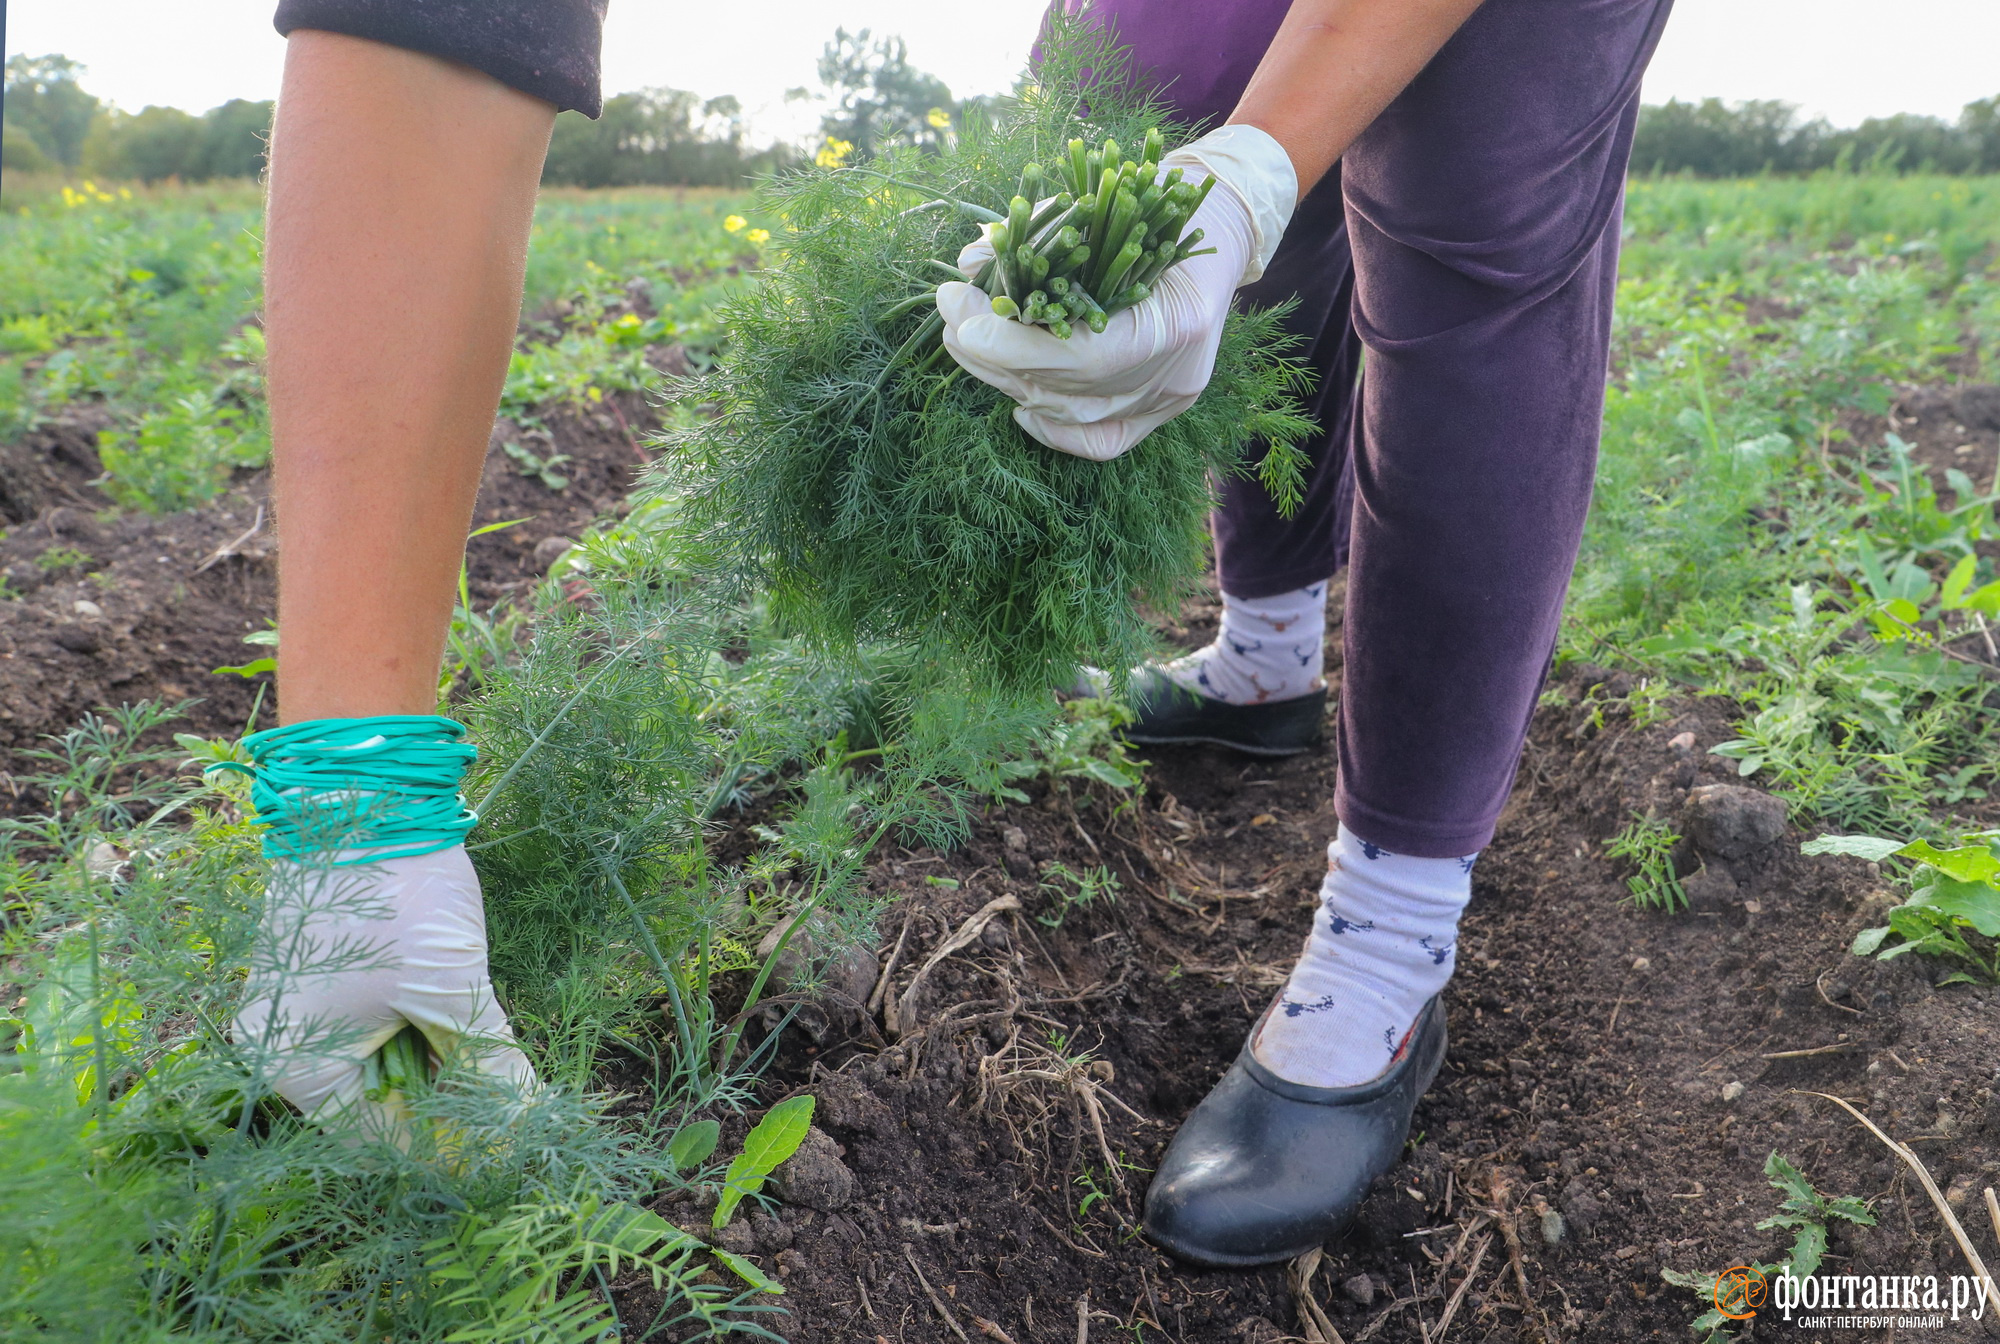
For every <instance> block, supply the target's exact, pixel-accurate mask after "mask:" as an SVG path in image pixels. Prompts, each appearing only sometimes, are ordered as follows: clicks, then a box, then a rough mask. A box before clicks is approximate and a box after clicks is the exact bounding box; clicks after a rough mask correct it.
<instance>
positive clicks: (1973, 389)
mask: <svg viewBox="0 0 2000 1344" xmlns="http://www.w3.org/2000/svg"><path fill="white" fill-rule="evenodd" d="M1954 400H1955V401H1956V402H1957V408H1958V418H1959V419H1960V420H1963V421H1964V422H1965V424H1966V427H1967V428H1969V429H2000V386H1995V385H1994V384H1992V383H1968V384H1967V385H1966V386H1964V387H1961V388H1959V389H1958V395H1957V397H1956V398H1954Z"/></svg>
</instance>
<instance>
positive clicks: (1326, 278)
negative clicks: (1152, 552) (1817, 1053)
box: [1098, 0, 1671, 858]
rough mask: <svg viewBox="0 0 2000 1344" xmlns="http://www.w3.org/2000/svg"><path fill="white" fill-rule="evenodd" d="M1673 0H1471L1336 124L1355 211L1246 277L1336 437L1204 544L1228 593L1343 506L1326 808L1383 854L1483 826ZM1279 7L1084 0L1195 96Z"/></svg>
mask: <svg viewBox="0 0 2000 1344" xmlns="http://www.w3.org/2000/svg"><path fill="white" fill-rule="evenodd" d="M1670 4H1671V0H1486V3H1485V4H1484V5H1483V6H1481V8H1480V9H1478V10H1477V11H1475V13H1474V14H1473V16H1472V18H1471V19H1470V20H1468V21H1467V23H1466V24H1465V26H1464V27H1463V28H1462V29H1460V31H1459V32H1458V33H1457V34H1456V35H1454V36H1453V38H1452V39H1451V41H1450V42H1448V43H1446V45H1445V47H1444V48H1443V50H1441V51H1440V52H1439V53H1438V55H1437V56H1436V57H1435V58H1434V59H1433V60H1432V61H1431V63H1430V64H1429V65H1428V66H1427V67H1426V68H1425V69H1424V71H1423V73H1421V74H1420V75H1418V77H1417V78H1416V80H1415V81H1413V82H1412V83H1411V85H1410V86H1409V88H1407V89H1406V90H1404V92H1403V93H1402V94H1401V95H1400V96H1399V97H1398V98H1397V99H1396V101H1395V102H1394V103H1392V104H1391V105H1390V106H1389V108H1388V109H1387V110H1386V111H1385V112H1384V113H1383V114H1382V116H1381V117H1379V118H1378V119H1377V120H1376V122H1375V123H1374V124H1373V125H1372V126H1371V127H1370V128H1369V129H1368V130H1367V131H1366V132H1365V133H1364V134H1363V135H1362V136H1361V138H1360V139H1358V140H1357V141H1356V142H1355V143H1354V144H1353V145H1352V146H1351V147H1350V148H1349V150H1348V152H1347V155H1346V157H1345V158H1344V160H1343V161H1342V165H1341V170H1340V179H1341V180H1340V189H1341V193H1342V196H1343V200H1344V205H1345V211H1344V215H1345V228H1344V230H1342V229H1340V227H1339V226H1338V225H1336V224H1335V223H1333V219H1332V212H1331V211H1330V210H1327V209H1325V208H1323V207H1324V206H1325V204H1326V202H1325V201H1324V200H1320V199H1316V198H1319V197H1320V195H1321V193H1320V191H1318V190H1316V191H1315V192H1314V193H1312V195H1311V196H1309V197H1308V199H1307V201H1305V202H1302V203H1301V210H1300V213H1299V215H1298V216H1297V218H1296V219H1295V221H1294V223H1293V225H1292V227H1291V228H1290V229H1289V230H1288V232H1287V234H1286V237H1285V243H1284V247H1283V248H1281V249H1280V252H1279V256H1278V257H1277V258H1276V259H1274V263H1273V272H1274V273H1273V275H1272V276H1271V277H1270V278H1269V280H1267V281H1265V282H1260V283H1259V285H1258V286H1256V287H1254V288H1253V289H1252V290H1251V291H1248V292H1247V293H1246V297H1247V298H1249V299H1250V300H1252V301H1255V302H1271V301H1273V300H1274V299H1277V298H1282V297H1285V296H1286V295H1285V294H1283V293H1279V292H1274V286H1277V285H1291V286H1293V287H1294V288H1292V289H1291V290H1290V293H1293V294H1297V295H1298V296H1299V297H1300V298H1301V300H1302V303H1301V308H1300V310H1299V312H1298V314H1296V320H1297V322H1298V323H1299V324H1300V328H1299V329H1300V330H1301V331H1303V332H1305V333H1306V334H1307V335H1308V338H1309V339H1311V340H1312V341H1313V342H1314V346H1313V349H1314V363H1315V365H1316V366H1317V367H1318V369H1319V372H1320V375H1321V378H1322V386H1321V389H1320V392H1319V406H1318V407H1317V410H1318V411H1319V414H1320V417H1321V425H1322V430H1323V431H1324V432H1325V438H1324V439H1323V441H1321V442H1320V443H1318V444H1316V445H1315V448H1316V449H1317V452H1316V461H1315V465H1314V470H1313V473H1312V477H1311V482H1310V484H1311V487H1312V490H1313V492H1314V496H1313V499H1314V506H1313V507H1309V508H1307V509H1302V510H1301V511H1300V512H1299V514H1298V515H1297V516H1295V518H1294V519H1292V520H1290V521H1289V522H1282V521H1280V520H1277V519H1276V517H1275V514H1274V513H1273V511H1272V510H1271V509H1270V504H1269V500H1268V499H1266V498H1264V497H1262V494H1261V492H1260V491H1257V490H1256V489H1255V488H1254V486H1250V485H1247V484H1245V483H1241V482H1233V483H1231V485H1230V486H1229V488H1228V489H1227V491H1226V492H1225V496H1224V501H1223V506H1222V508H1221V510H1220V511H1219V513H1218V517H1217V519H1216V537H1217V546H1218V569H1219V571H1220V574H1221V577H1222V582H1223V587H1224V590H1225V591H1227V592H1230V593H1233V594H1237V595H1239V596H1245V597H1254V596H1261V595H1265V594H1269V593H1273V592H1280V591H1284V590H1285V589H1287V588H1291V587H1297V586H1299V585H1300V584H1302V583H1307V582H1311V581H1312V580H1314V579H1316V578H1320V577H1323V576H1324V575H1325V573H1327V572H1330V571H1331V569H1332V568H1333V567H1334V562H1335V561H1336V560H1337V559H1338V558H1339V552H1340V549H1341V546H1340V542H1341V537H1340V532H1341V530H1342V529H1341V526H1340V524H1341V523H1342V521H1343V520H1344V521H1345V522H1346V523H1347V525H1348V527H1350V528H1351V533H1352V536H1351V547H1350V550H1351V553H1350V554H1349V555H1348V556H1347V557H1346V558H1347V560H1348V564H1349V574H1348V584H1347V614H1346V623H1345V629H1344V633H1343V638H1344V641H1345V651H1346V661H1345V666H1344V668H1343V671H1342V680H1341V703H1340V710H1339V727H1338V742H1339V751H1340V779H1339V784H1338V792H1337V797H1336V807H1337V810H1338V812H1339V815H1340V817H1341V820H1342V822H1343V823H1344V824H1345V825H1347V826H1348V827H1350V828H1351V829H1352V830H1353V831H1354V832H1355V833H1356V834H1358V835H1361V836H1363V837H1365V838H1366V839H1368V840H1369V841H1371V842H1373V843H1375V844H1377V845H1380V846H1382V847H1383V848H1385V849H1388V850H1390V851H1392V852H1395V853H1402V854H1411V855H1416V856H1419V857H1429V858H1446V857H1457V856H1460V855H1464V854H1469V853H1472V852H1473V851H1475V850H1477V849H1480V848H1482V847H1483V846H1484V845H1485V844H1486V843H1487V842H1488V841H1489V840H1490V839H1491V838H1492V835H1493V828H1494V825H1495V823H1496V822H1497V821H1498V819H1499V815H1500V810H1501V808H1502V806H1503V805H1504V804H1505V802H1506V798H1507V793H1508V790H1509V788H1510V787H1511V785H1512V782H1513V777H1514V771H1515V767H1516V765H1517V764H1518V762H1519V759H1520V752H1521V745H1522V742H1523V740H1524V738H1525V736H1526V733H1527V725H1528V719H1529V716H1530V715H1531V714H1532V713H1533V710H1534V704H1535V700H1536V698H1537V696H1538V694H1539V692H1540V688H1541V684H1542V680H1543V678H1544V676H1545V675H1546V673H1547V669H1548V664H1549V659H1550V657H1551V654H1552V651H1553V649H1554V645H1555V637H1556V631H1557V624H1558V621H1559V619H1560V615H1561V610H1562V602H1563V597H1564V594H1565V592H1566V590H1567V588H1568V584H1569V576H1570V571H1571V569H1572V567H1573V566H1574V564H1575V561H1576V551H1577V546H1578V542H1579V540H1580V538H1581V535H1582V528H1583V520H1584V515H1585V513H1586V511H1587V509H1588V506H1589V502H1590V490H1591V482H1592V476H1593V473H1594V471H1595V468H1596V458H1597V441H1598V432H1599V422H1600V419H1601V416H1602V412H1603V399H1604V378H1605V371H1606V357H1607V352H1608V349H1609V343H1610V317H1611V301H1612V292H1613V287H1614V285H1615V283H1616V278H1617V249H1618V223H1619V206H1620V202H1621V200H1622V191H1623V183H1624V175H1625V166H1626V161H1627V158H1628V156H1629V154H1630V150H1631V137H1632V126H1633V121H1634V118H1635V116H1636V114H1637V109H1638V98H1639V78H1640V75H1641V73H1642V72H1643V71H1644V69H1645V65H1646V62H1647V60H1648V59H1649V58H1650V56H1651V54H1652V51H1653V47H1654V45H1655V43H1656V42H1657V41H1658V38H1659V33H1660V29H1661V27H1662V25H1663V24H1664V23H1665V20H1666V16H1667V11H1668V9H1669V7H1670ZM1286 7H1287V6H1286V5H1285V4H1284V3H1282V0H1244V3H1242V4H1240V5H1232V4H1216V5H1214V6H1212V7H1209V6H1204V7H1202V8H1201V10H1200V11H1198V12H1191V7H1189V6H1186V5H1185V4H1174V3H1170V2H1169V0H1109V3H1100V4H1099V6H1098V9H1099V11H1100V12H1102V13H1104V14H1105V15H1106V17H1107V18H1108V19H1109V20H1110V21H1112V22H1113V23H1114V24H1116V26H1117V28H1118V31H1119V33H1120V36H1121V37H1122V38H1123V39H1124V40H1125V41H1127V42H1128V43H1130V44H1131V45H1132V46H1133V48H1134V63H1135V66H1136V67H1138V68H1139V69H1141V70H1142V71H1149V72H1150V73H1151V76H1152V78H1153V79H1154V80H1155V81H1156V82H1157V83H1158V84H1159V85H1160V86H1161V87H1162V88H1163V89H1164V90H1165V91H1166V93H1167V96H1168V97H1169V99H1170V100H1173V101H1175V102H1177V103H1180V105H1181V106H1182V107H1183V108H1184V109H1185V114H1191V115H1200V116H1204V117H1208V118H1211V119H1214V120H1220V118H1221V116H1222V115H1224V114H1226V112H1227V111H1228V109H1229V107H1230V106H1231V105H1232V104H1233V102H1234V100H1235V98H1236V96H1237V95H1238V93H1240V91H1241V89H1242V87H1243V83H1244V82H1245V81H1247V79H1248V76H1249V69H1246V68H1242V65H1243V63H1242V60H1241V59H1240V50H1239V49H1247V48H1250V47H1253V46H1258V47H1259V49H1261V46H1260V43H1261V44H1268V42H1269V39H1270V35H1271V34H1272V33H1274V32H1275V31H1276V28H1277V22H1278V20H1279V19H1281V18H1282V15H1283V11H1284V9H1285V8H1286ZM1220 29H1231V30H1234V31H1236V32H1239V33H1241V34H1245V35H1247V36H1243V37H1232V38H1226V39H1225V38H1223V37H1220V36H1218V35H1217V33H1216V31H1214V30H1220ZM1250 65H1251V68H1254V61H1253V62H1251V63H1250ZM1177 90H1186V91H1187V101H1185V102H1183V101H1182V100H1181V98H1179V97H1177V96H1176V91H1177ZM1343 295H1351V304H1350V303H1349V302H1347V301H1346V300H1345V299H1344V298H1343ZM1315 314H1322V315H1323V316H1322V317H1321V318H1320V322H1321V325H1320V326H1319V327H1318V329H1317V330H1311V329H1310V327H1311V323H1312V321H1313V320H1314V315H1315ZM1350 324H1351V332H1350V330H1349V325H1350ZM1357 340H1358V343H1359V346H1360V347H1361V349H1362V350H1365V362H1366V371H1365V373H1364V374H1363V375H1362V377H1361V378H1360V380H1359V383H1358V385H1357V384H1356V383H1355V381H1354V380H1353V377H1352V370H1353V364H1352V362H1351V361H1352V360H1353V359H1354V358H1355V356H1356V353H1357V352H1356V351H1355V350H1354V346H1355V343H1356V341H1357ZM1343 466H1346V467H1347V468H1348V479H1349V480H1351V494H1352V504H1351V511H1350V506H1349V505H1348V504H1347V503H1346V502H1345V499H1344V498H1343V496H1345V495H1346V494H1348V490H1346V489H1343V488H1342V468H1343ZM1322 505H1323V507H1322ZM1319 566H1323V567H1322V568H1317V569H1315V567H1319ZM1308 570H1314V572H1306V571H1308Z"/></svg>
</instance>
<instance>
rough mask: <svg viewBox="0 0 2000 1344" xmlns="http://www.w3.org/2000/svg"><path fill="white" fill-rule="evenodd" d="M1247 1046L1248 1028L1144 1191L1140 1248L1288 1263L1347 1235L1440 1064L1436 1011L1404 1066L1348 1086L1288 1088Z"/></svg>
mask: <svg viewBox="0 0 2000 1344" xmlns="http://www.w3.org/2000/svg"><path fill="white" fill-rule="evenodd" d="M1267 1012H1268V1010H1267ZM1258 1025H1259V1026H1262V1020H1261V1019H1259V1023H1258ZM1256 1039H1257V1029H1256V1028H1255V1027H1253V1028H1252V1029H1251V1032H1250V1036H1249V1039H1248V1040H1246V1041H1245V1042H1244V1044H1243V1050H1242V1052H1241V1053H1240V1054H1238V1055H1237V1057H1236V1062H1235V1063H1234V1064H1232V1065H1230V1067H1229V1072H1228V1073H1226V1074H1224V1075H1223V1076H1222V1081H1221V1082H1219V1083H1217V1084H1216V1085H1215V1090H1214V1091H1212V1092H1210V1093H1209V1094H1208V1096H1206V1097H1205V1098H1203V1099H1202V1102H1201V1104H1200V1105H1199V1106H1197V1107H1195V1108H1194V1112H1193V1114H1191V1115H1189V1116H1188V1118H1187V1120H1186V1121H1185V1122H1184V1123H1183V1124H1182V1125H1181V1128H1180V1133H1178V1134H1176V1135H1174V1141H1173V1143H1172V1144H1170V1145H1169V1146H1168V1148H1167V1153H1166V1156H1165V1157H1163V1158H1162V1159H1161V1160H1160V1169H1159V1171H1158V1172H1157V1173H1156V1174H1155V1175H1154V1177H1153V1184H1152V1186H1151V1187H1150V1188H1149V1189H1148V1190H1147V1191H1146V1216H1145V1219H1144V1230H1145V1233H1146V1237H1147V1239H1148V1240H1150V1241H1151V1242H1153V1244H1154V1245H1156V1246H1158V1247H1160V1249H1162V1250H1164V1251H1167V1252H1170V1253H1171V1254H1173V1255H1175V1256H1177V1257H1179V1258H1180V1259H1182V1260H1186V1261H1189V1262H1191V1263H1193V1264H1197V1265H1207V1266H1211V1267H1215V1268H1229V1267H1236V1266H1243V1265H1267V1264H1273V1263H1275V1262H1277V1261H1281V1260H1290V1259H1293V1258H1294V1257H1296V1256H1300V1255H1304V1254H1305V1253H1306V1252H1307V1251H1309V1250H1311V1249H1312V1248H1313V1247H1315V1246H1322V1245H1325V1244H1326V1242H1327V1241H1329V1240H1331V1239H1332V1238H1333V1237H1334V1236H1335V1235H1337V1234H1338V1233H1339V1232H1340V1231H1341V1230H1342V1229H1343V1228H1345V1227H1346V1226H1347V1224H1348V1223H1349V1222H1350V1221H1351V1220H1352V1219H1353V1217H1354V1212H1355V1210H1356V1209H1358V1208H1360V1207H1361V1201H1362V1200H1363V1199H1364V1198H1365V1197H1366V1196H1367V1194H1368V1187H1369V1186H1370V1185H1371V1184H1372V1183H1373V1182H1374V1180H1375V1178H1376V1177H1377V1176H1380V1175H1381V1174H1382V1173H1383V1172H1385V1171H1387V1170H1388V1169H1389V1168H1390V1167H1391V1166H1393V1165H1395V1162H1396V1158H1397V1156H1398V1155H1399V1154H1400V1153H1401V1152H1402V1149H1403V1140H1404V1139H1405V1138H1407V1137H1409V1133H1410V1113H1411V1112H1412V1111H1413V1110H1415V1109H1416V1105H1417V1099H1418V1098H1419V1097H1421V1096H1423V1094H1424V1091H1425V1089H1427V1088H1429V1087H1430V1085H1431V1080H1432V1079H1434V1078H1435V1077H1437V1071H1438V1067H1439V1066H1440V1065H1441V1064H1443V1063H1444V1049H1445V1030H1444V1004H1443V1003H1442V1002H1441V1001H1440V1000H1438V999H1432V1000H1431V1001H1430V1002H1429V1003H1428V1004H1426V1005H1424V1011H1423V1015H1422V1016H1420V1017H1419V1018H1418V1019H1417V1024H1416V1026H1415V1027H1414V1028H1412V1029H1411V1031H1410V1044H1409V1047H1408V1048H1407V1049H1406V1050H1405V1051H1404V1052H1403V1057H1402V1058H1401V1059H1399V1060H1397V1061H1396V1062H1395V1064H1393V1065H1392V1066H1391V1067H1390V1069H1389V1071H1388V1072H1387V1073H1385V1074H1383V1075H1382V1076H1381V1077H1380V1078H1377V1079H1375V1080H1373V1081H1372V1082H1367V1083H1362V1084H1360V1085H1359V1086H1356V1087H1308V1086H1306V1085H1304V1084H1302V1083H1291V1082H1286V1081H1285V1080H1284V1079H1283V1078H1280V1077H1278V1076H1277V1075H1276V1074H1274V1073H1272V1072H1271V1071H1270V1070H1269V1069H1267V1068H1265V1067H1264V1066H1263V1065H1262V1064H1260V1063H1258V1062H1257V1058H1256V1056H1255V1055H1253V1054H1252V1053H1251V1051H1250V1041H1254V1040H1256Z"/></svg>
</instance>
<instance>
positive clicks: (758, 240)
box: [743, 229, 771, 247]
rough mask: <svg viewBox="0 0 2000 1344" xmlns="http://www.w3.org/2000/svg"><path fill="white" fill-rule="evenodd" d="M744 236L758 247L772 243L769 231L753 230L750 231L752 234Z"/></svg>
mask: <svg viewBox="0 0 2000 1344" xmlns="http://www.w3.org/2000/svg"><path fill="white" fill-rule="evenodd" d="M743 236H744V237H745V238H748V239H749V240H750V241H751V242H752V243H754V244H755V245H757V246H758V247H762V246H763V245H764V244H766V243H768V242H770V241H771V231H770V230H769V229H752V230H750V232H748V233H746V234H744V235H743Z"/></svg>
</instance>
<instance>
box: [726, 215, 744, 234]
mask: <svg viewBox="0 0 2000 1344" xmlns="http://www.w3.org/2000/svg"><path fill="white" fill-rule="evenodd" d="M749 222H750V221H749V220H747V219H745V218H743V216H741V215H731V216H730V217H729V218H728V219H725V220H723V221H722V227H723V228H725V229H728V230H729V231H730V232H731V233H741V232H743V226H744V225H745V224H748V223H749Z"/></svg>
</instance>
